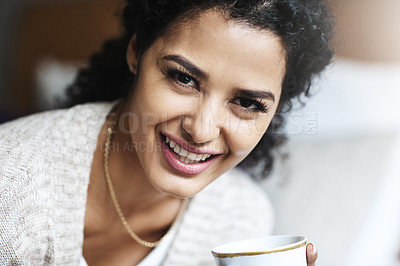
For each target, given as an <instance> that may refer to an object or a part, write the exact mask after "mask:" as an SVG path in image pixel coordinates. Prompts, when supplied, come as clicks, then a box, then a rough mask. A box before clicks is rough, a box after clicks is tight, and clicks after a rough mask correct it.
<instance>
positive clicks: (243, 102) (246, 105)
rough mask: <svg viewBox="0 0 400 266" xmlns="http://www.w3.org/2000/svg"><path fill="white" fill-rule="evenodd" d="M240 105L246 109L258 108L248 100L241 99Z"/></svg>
mask: <svg viewBox="0 0 400 266" xmlns="http://www.w3.org/2000/svg"><path fill="white" fill-rule="evenodd" d="M239 104H240V105H241V106H242V107H244V108H250V107H251V108H250V109H254V108H257V106H256V105H255V104H254V102H253V101H250V100H247V99H239Z"/></svg>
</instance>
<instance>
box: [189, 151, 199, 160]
mask: <svg viewBox="0 0 400 266" xmlns="http://www.w3.org/2000/svg"><path fill="white" fill-rule="evenodd" d="M187 157H188V158H189V159H190V160H196V157H197V155H196V154H194V153H191V152H189V153H188V155H187Z"/></svg>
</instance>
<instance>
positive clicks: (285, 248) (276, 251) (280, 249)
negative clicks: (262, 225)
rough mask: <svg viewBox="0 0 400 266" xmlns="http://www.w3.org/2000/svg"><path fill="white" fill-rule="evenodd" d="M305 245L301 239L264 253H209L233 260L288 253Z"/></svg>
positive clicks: (305, 239) (305, 240) (304, 239)
mask: <svg viewBox="0 0 400 266" xmlns="http://www.w3.org/2000/svg"><path fill="white" fill-rule="evenodd" d="M305 245H307V238H305V237H303V239H302V240H301V241H300V242H296V243H294V244H290V245H286V246H283V247H281V248H273V249H268V250H264V251H251V252H234V253H219V252H215V251H211V252H212V254H213V255H214V256H216V257H218V258H234V257H243V256H255V255H263V254H271V253H278V252H283V251H288V250H291V249H296V248H300V247H303V246H305Z"/></svg>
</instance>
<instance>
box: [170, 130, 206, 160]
mask: <svg viewBox="0 0 400 266" xmlns="http://www.w3.org/2000/svg"><path fill="white" fill-rule="evenodd" d="M164 138H165V143H166V144H167V145H168V147H169V149H170V150H171V151H172V152H173V153H174V154H175V156H176V157H177V158H178V159H179V160H180V161H181V162H183V163H187V164H194V163H202V162H205V161H207V160H208V159H210V158H211V157H212V156H213V155H212V154H208V153H205V154H196V153H193V152H189V151H187V150H185V149H184V148H182V147H181V146H179V145H178V143H176V142H175V141H173V140H171V139H170V138H168V137H167V136H164Z"/></svg>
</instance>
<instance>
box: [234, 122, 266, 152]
mask: <svg viewBox="0 0 400 266" xmlns="http://www.w3.org/2000/svg"><path fill="white" fill-rule="evenodd" d="M270 122H271V118H265V119H260V120H258V121H255V120H249V121H244V120H239V121H235V122H231V123H230V130H229V133H228V134H227V138H228V139H227V141H228V143H229V148H230V150H231V152H232V153H233V154H235V155H236V156H238V157H245V156H247V155H248V154H249V153H250V152H251V151H252V150H253V149H254V147H255V146H256V145H257V144H258V142H259V141H260V139H261V138H262V137H263V135H264V133H265V132H266V130H267V128H268V126H269V124H270Z"/></svg>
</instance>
